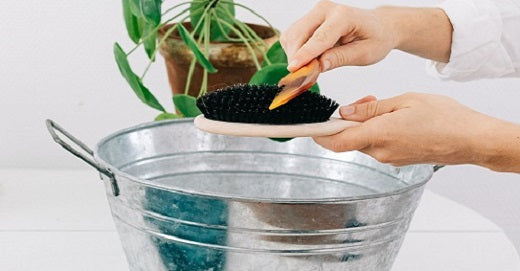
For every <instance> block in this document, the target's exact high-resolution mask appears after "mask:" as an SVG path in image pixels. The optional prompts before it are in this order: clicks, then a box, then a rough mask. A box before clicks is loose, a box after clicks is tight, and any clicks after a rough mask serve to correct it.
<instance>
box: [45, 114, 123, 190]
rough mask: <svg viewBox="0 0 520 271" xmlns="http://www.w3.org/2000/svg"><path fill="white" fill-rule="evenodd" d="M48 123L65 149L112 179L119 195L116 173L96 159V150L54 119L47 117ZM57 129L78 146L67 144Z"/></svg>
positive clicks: (55, 137)
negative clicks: (81, 150)
mask: <svg viewBox="0 0 520 271" xmlns="http://www.w3.org/2000/svg"><path fill="white" fill-rule="evenodd" d="M45 123H46V124H47V130H49V133H50V134H51V136H52V139H54V141H55V142H56V143H58V144H59V145H60V146H62V147H63V148H64V149H66V150H67V151H68V152H70V153H72V154H73V155H74V156H76V157H78V158H79V159H81V160H83V161H85V162H86V163H87V164H89V165H91V166H92V167H94V168H95V169H97V170H98V171H99V173H101V174H103V175H105V176H107V177H108V178H109V180H110V186H111V187H112V194H113V195H114V196H115V197H117V196H118V195H119V187H118V185H117V181H116V177H115V175H114V173H112V171H111V170H110V169H109V168H105V167H102V166H101V165H100V164H99V163H97V162H96V160H95V159H94V152H93V151H92V150H91V149H90V148H89V147H88V146H87V145H85V143H83V142H81V141H80V140H79V139H77V138H75V137H74V136H72V135H71V134H70V133H69V132H67V131H65V129H63V128H62V127H61V126H59V125H58V124H57V123H55V122H54V121H52V120H50V119H47V120H46V121H45ZM56 131H58V132H60V133H61V134H62V135H64V136H65V137H66V138H68V139H69V140H70V141H71V142H72V143H74V144H75V145H76V146H75V147H73V146H71V145H69V144H67V143H66V142H65V141H63V140H62V139H61V138H60V136H59V135H58V134H57V133H56ZM77 147H80V148H81V149H83V150H84V151H85V152H86V153H87V154H88V156H86V155H84V154H83V153H82V152H80V151H79V150H78V149H77Z"/></svg>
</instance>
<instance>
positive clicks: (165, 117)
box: [154, 112, 182, 121]
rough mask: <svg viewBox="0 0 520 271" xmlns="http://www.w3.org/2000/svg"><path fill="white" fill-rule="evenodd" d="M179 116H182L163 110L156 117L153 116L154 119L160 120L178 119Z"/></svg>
mask: <svg viewBox="0 0 520 271" xmlns="http://www.w3.org/2000/svg"><path fill="white" fill-rule="evenodd" d="M179 118H182V116H181V115H177V114H173V113H168V112H163V113H161V114H159V115H158V116H157V117H155V119H154V120H155V121H160V120H169V119H179Z"/></svg>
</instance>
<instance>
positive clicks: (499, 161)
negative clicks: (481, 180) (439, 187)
mask: <svg viewBox="0 0 520 271" xmlns="http://www.w3.org/2000/svg"><path fill="white" fill-rule="evenodd" d="M485 117H486V118H487V120H484V122H482V123H487V125H485V126H481V128H480V129H479V130H478V133H476V134H475V135H474V136H473V139H472V140H471V145H472V150H473V157H472V158H473V161H470V163H472V164H475V165H479V166H483V167H486V168H489V169H491V170H494V171H509V172H520V126H518V125H516V124H513V123H509V122H506V121H502V120H499V119H495V118H492V117H489V116H485Z"/></svg>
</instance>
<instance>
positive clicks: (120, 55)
mask: <svg viewBox="0 0 520 271" xmlns="http://www.w3.org/2000/svg"><path fill="white" fill-rule="evenodd" d="M114 57H115V59H116V63H117V67H118V68H119V71H120V72H121V75H123V77H124V78H125V79H126V81H127V82H128V84H129V85H130V87H131V88H132V90H133V91H134V92H135V94H136V95H137V97H138V98H139V99H140V100H141V101H142V102H143V103H145V104H146V105H148V106H150V107H152V108H155V109H157V110H160V111H163V112H164V111H166V110H164V107H162V105H161V104H160V103H159V101H157V99H156V98H155V96H153V94H152V93H151V92H150V91H149V90H148V89H147V88H146V87H145V86H144V85H143V82H141V79H140V78H139V77H138V76H137V75H136V74H135V73H134V72H133V71H132V69H131V68H130V64H129V63H128V59H127V57H126V54H125V52H124V51H123V49H121V46H119V44H118V43H117V42H116V43H114Z"/></svg>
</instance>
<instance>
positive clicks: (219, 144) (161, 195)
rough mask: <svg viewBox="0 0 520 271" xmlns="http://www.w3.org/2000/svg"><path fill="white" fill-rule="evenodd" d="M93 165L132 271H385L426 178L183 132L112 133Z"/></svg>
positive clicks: (315, 153)
mask: <svg viewBox="0 0 520 271" xmlns="http://www.w3.org/2000/svg"><path fill="white" fill-rule="evenodd" d="M95 157H96V161H97V162H99V163H100V165H101V166H104V167H106V168H108V169H110V170H111V172H113V173H114V175H115V178H116V180H117V184H118V187H119V193H120V194H119V195H118V196H117V197H115V196H113V194H112V193H111V186H110V182H108V181H106V182H105V184H106V186H107V196H108V199H109V203H110V206H111V210H112V214H113V216H114V219H115V223H116V227H117V229H118V231H119V234H120V237H121V241H122V244H123V247H124V250H125V253H126V256H127V259H128V261H129V266H130V268H131V270H135V271H137V270H139V271H141V270H156V271H162V270H212V271H218V270H222V271H224V270H226V271H229V270H233V271H234V270H239V271H243V270H258V271H261V270H262V271H263V270H298V271H302V270H349V271H360V270H364V271H367V270H375V271H386V270H390V268H391V265H392V263H393V261H394V259H395V257H396V255H397V253H398V251H399V247H400V245H401V243H402V241H403V238H404V235H405V233H406V230H407V228H408V225H409V223H410V220H411V218H412V215H413V212H414V211H415V208H416V207H417V204H418V202H419V200H420V197H421V194H422V191H423V188H424V184H425V183H426V182H427V181H428V180H429V179H430V178H431V175H432V173H433V167H432V166H429V165H417V166H410V167H402V168H395V167H392V166H389V165H385V164H381V163H378V162H377V161H375V160H373V159H372V158H370V157H368V156H366V155H363V154H361V153H358V152H350V153H342V154H338V153H333V152H329V151H327V150H324V149H322V148H320V147H319V146H317V145H316V144H315V143H314V142H312V140H311V139H303V138H299V139H294V140H292V141H289V142H286V143H279V142H274V141H271V140H269V139H263V138H240V137H226V136H218V135H211V134H207V133H204V132H201V131H199V130H197V129H196V128H195V127H194V126H193V122H192V121H191V120H178V121H166V122H159V123H150V124H145V125H141V126H138V127H135V128H130V129H127V130H123V131H120V132H117V133H115V134H113V135H111V136H108V137H107V138H105V139H103V140H102V141H101V142H100V143H99V144H98V146H97V148H96V150H95ZM104 178H105V179H107V178H106V177H104Z"/></svg>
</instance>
